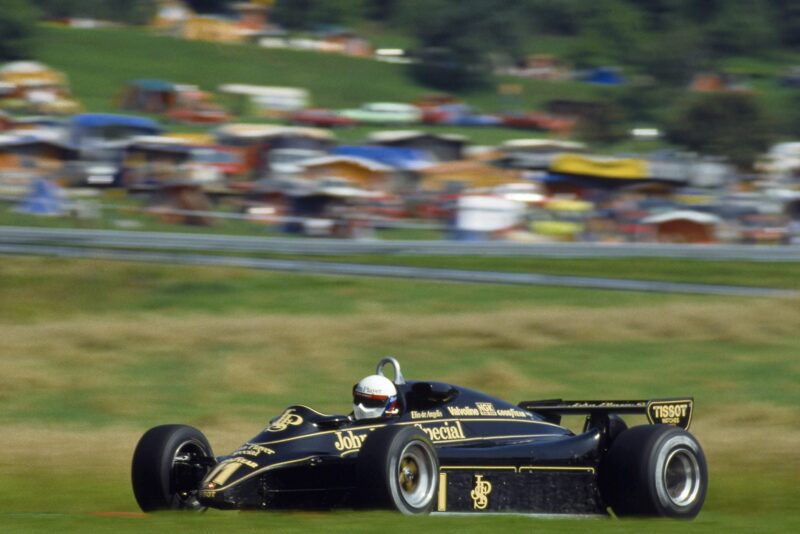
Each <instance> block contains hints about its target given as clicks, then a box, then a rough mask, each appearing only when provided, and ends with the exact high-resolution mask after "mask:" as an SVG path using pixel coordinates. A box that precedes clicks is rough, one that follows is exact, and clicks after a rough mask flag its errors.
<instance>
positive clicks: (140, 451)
mask: <svg viewBox="0 0 800 534" xmlns="http://www.w3.org/2000/svg"><path fill="white" fill-rule="evenodd" d="M215 463H216V460H215V459H214V453H213V452H212V451H211V445H209V443H208V440H207V439H206V437H205V436H204V435H203V433H202V432H200V431H199V430H197V429H196V428H194V427H191V426H186V425H161V426H157V427H153V428H151V429H150V430H148V431H147V432H145V434H144V435H143V436H142V438H141V439H140V440H139V443H138V444H137V445H136V449H135V450H134V453H133V462H132V464H131V482H132V483H133V494H134V496H135V497H136V502H137V503H138V504H139V507H140V508H141V509H142V511H144V512H155V511H158V510H198V511H201V510H205V508H204V507H203V506H201V505H200V503H199V502H198V500H197V488H198V486H199V485H200V482H201V481H202V480H203V477H204V476H205V475H206V473H208V471H209V469H210V468H211V467H212V466H213V465H214V464H215Z"/></svg>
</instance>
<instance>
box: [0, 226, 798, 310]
mask: <svg viewBox="0 0 800 534" xmlns="http://www.w3.org/2000/svg"><path fill="white" fill-rule="evenodd" d="M2 237H7V236H3V235H2V233H1V232H0V254H4V255H28V256H31V255H33V256H51V257H53V256H54V257H62V258H93V259H103V260H117V261H134V262H150V263H165V264H181V265H206V266H223V267H238V268H247V269H260V270H267V271H280V272H290V273H307V274H325V275H338V276H369V277H385V278H405V279H415V280H435V281H448V282H462V283H478V284H510V285H539V286H555V287H573V288H586V289H605V290H620V291H645V292H657V293H683V294H699V295H724V296H737V297H779V298H795V297H798V296H800V293H799V292H797V291H791V290H784V289H770V288H758V287H744V286H729V285H713V284H691V283H675V282H658V281H643V280H623V279H611V278H593V277H582V276H558V275H546V274H535V273H505V272H490V271H470V270H460V269H436V268H425V267H404V266H386V265H364V264H353V263H333V262H320V261H311V260H281V259H265V258H252V257H243V256H220V255H211V254H195V253H180V252H158V251H155V252H154V251H148V250H125V249H117V248H111V247H110V246H109V245H101V244H87V243H81V244H75V245H74V246H65V245H51V244H36V243H24V242H22V243H20V242H16V243H15V242H7V241H9V240H6V239H2ZM40 237H41V236H40ZM51 239H53V236H52V235H51V236H49V237H48V239H47V240H51ZM10 241H24V240H20V239H19V238H17V239H13V240H10ZM40 241H41V240H40ZM128 245H129V244H128ZM117 246H119V244H117Z"/></svg>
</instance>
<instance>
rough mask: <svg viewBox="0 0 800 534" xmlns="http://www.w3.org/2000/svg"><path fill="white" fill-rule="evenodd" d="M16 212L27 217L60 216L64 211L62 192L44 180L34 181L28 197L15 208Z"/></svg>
mask: <svg viewBox="0 0 800 534" xmlns="http://www.w3.org/2000/svg"><path fill="white" fill-rule="evenodd" d="M17 211H19V212H20V213H27V214H29V215H50V216H56V215H62V214H63V213H64V212H65V211H66V208H65V201H64V195H63V192H62V191H61V188H60V187H58V186H57V185H56V184H54V183H52V182H49V181H47V180H45V179H44V178H40V179H38V180H35V181H34V182H33V183H32V184H31V191H30V193H29V194H28V196H26V197H25V198H24V199H22V201H21V202H20V204H19V205H18V206H17Z"/></svg>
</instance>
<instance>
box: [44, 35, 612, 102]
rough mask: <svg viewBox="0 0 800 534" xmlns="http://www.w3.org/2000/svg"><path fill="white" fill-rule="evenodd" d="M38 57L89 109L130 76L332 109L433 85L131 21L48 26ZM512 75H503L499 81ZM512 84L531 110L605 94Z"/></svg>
mask: <svg viewBox="0 0 800 534" xmlns="http://www.w3.org/2000/svg"><path fill="white" fill-rule="evenodd" d="M36 56H37V59H40V60H42V61H44V62H46V63H47V64H49V65H52V66H53V67H55V68H58V69H61V70H63V71H65V72H66V73H67V75H68V76H69V79H70V83H71V85H72V89H73V91H74V92H75V94H76V95H77V96H78V98H79V99H80V100H81V101H82V102H83V104H84V105H85V106H86V108H87V109H89V110H91V111H113V110H115V109H116V105H115V103H114V97H115V95H116V94H117V93H118V92H119V90H120V89H121V88H122V87H123V86H124V84H125V83H127V82H129V81H130V80H133V79H137V78H162V79H166V80H170V81H174V82H179V83H192V84H197V85H199V86H200V87H201V88H203V89H206V90H215V89H216V88H217V86H218V85H219V84H222V83H250V84H259V85H277V86H298V87H305V88H307V89H309V90H310V91H311V95H312V100H313V103H314V104H316V105H320V106H325V107H333V108H343V107H350V106H358V105H359V104H361V103H362V102H369V101H401V102H407V101H411V100H413V99H415V98H416V97H419V96H421V95H424V94H427V93H430V92H431V91H430V90H429V89H427V88H425V87H422V86H419V85H415V84H414V83H413V81H412V80H410V78H409V77H408V76H407V75H406V73H405V67H403V66H401V65H393V64H387V63H382V62H378V61H374V60H370V59H361V58H351V57H345V56H340V55H335V54H320V53H315V52H304V51H296V50H268V49H264V48H260V47H258V46H256V45H225V44H216V43H207V42H198V41H186V40H179V39H175V38H171V37H164V36H159V35H155V34H152V33H150V32H148V31H145V30H141V29H133V28H116V29H113V30H101V29H98V30H79V29H66V28H61V27H56V26H43V27H42V28H41V32H40V38H39V44H38V48H37V53H36ZM507 81H508V80H502V79H498V83H501V82H507ZM514 83H519V84H521V85H522V87H523V93H522V95H521V97H520V100H519V102H514V103H513V104H519V106H520V107H524V108H530V109H532V108H536V107H538V106H539V105H541V103H542V102H544V101H545V100H547V99H549V98H553V97H564V96H572V97H576V98H586V97H591V96H601V95H602V93H601V92H600V91H599V90H598V89H597V88H595V87H591V86H588V85H586V84H580V83H576V82H564V83H558V84H553V83H549V82H542V81H537V80H521V81H520V80H515V82H514ZM464 96H465V98H466V100H468V101H469V102H470V103H472V104H474V105H476V106H478V107H480V108H482V109H485V110H501V109H502V108H503V107H507V106H508V105H509V102H507V101H501V100H500V98H499V97H498V95H497V93H496V90H495V88H487V89H485V90H482V91H476V92H473V93H470V94H467V95H464Z"/></svg>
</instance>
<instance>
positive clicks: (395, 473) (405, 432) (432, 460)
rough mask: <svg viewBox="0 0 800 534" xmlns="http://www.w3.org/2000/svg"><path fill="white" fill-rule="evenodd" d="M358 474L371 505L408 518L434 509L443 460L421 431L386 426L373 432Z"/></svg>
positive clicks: (366, 502)
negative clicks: (440, 461)
mask: <svg viewBox="0 0 800 534" xmlns="http://www.w3.org/2000/svg"><path fill="white" fill-rule="evenodd" d="M357 471H358V484H359V487H360V489H361V494H362V499H363V500H364V502H365V504H367V505H368V506H377V507H384V506H389V507H393V508H396V509H397V510H399V511H400V512H402V513H404V514H408V515H415V514H426V513H429V512H431V511H432V510H433V506H434V503H435V502H436V495H437V488H438V483H439V457H438V455H437V454H436V450H435V449H434V448H433V443H431V441H430V439H428V436H426V435H425V433H424V432H422V431H421V430H420V429H418V428H414V427H403V428H400V427H386V428H384V429H379V430H376V431H374V432H372V433H371V434H370V435H369V437H368V439H367V440H366V441H365V442H364V445H363V446H362V447H361V450H360V451H359V453H358V462H357Z"/></svg>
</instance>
